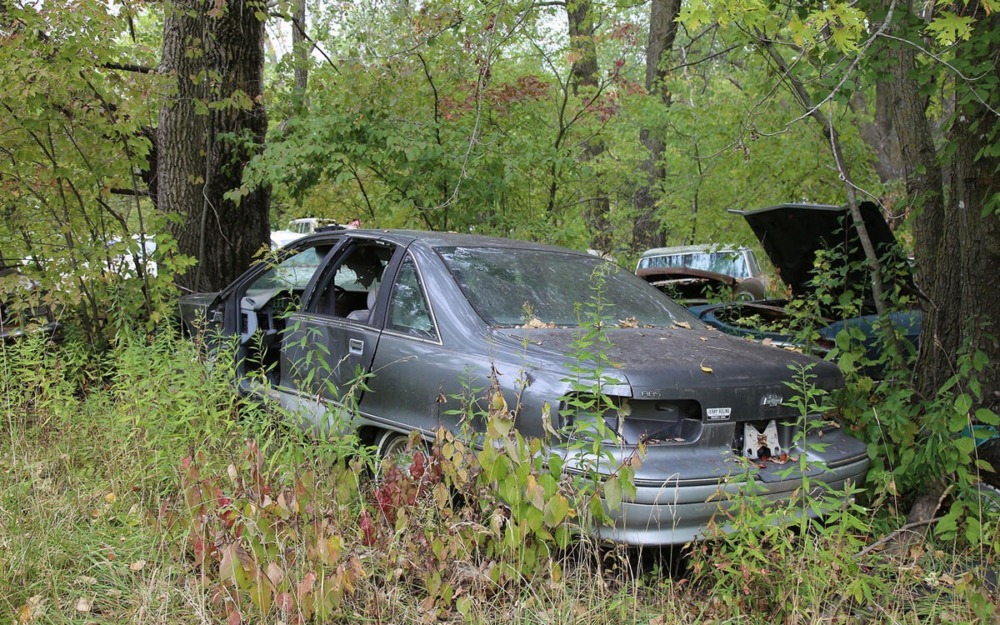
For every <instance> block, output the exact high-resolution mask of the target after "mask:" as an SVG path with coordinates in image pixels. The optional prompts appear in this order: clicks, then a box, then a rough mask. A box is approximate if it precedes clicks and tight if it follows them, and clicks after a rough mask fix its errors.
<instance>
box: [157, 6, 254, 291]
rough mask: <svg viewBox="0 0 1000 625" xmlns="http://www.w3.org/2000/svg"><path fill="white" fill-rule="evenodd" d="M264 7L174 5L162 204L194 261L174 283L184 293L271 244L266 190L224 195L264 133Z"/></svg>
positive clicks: (166, 59) (166, 40) (234, 270)
mask: <svg viewBox="0 0 1000 625" xmlns="http://www.w3.org/2000/svg"><path fill="white" fill-rule="evenodd" d="M262 11H263V5H261V4H260V3H258V2H253V1H250V0H231V1H229V2H225V3H218V2H213V1H206V0H177V1H175V2H174V3H173V4H172V5H171V6H170V7H169V8H168V9H167V13H166V18H165V22H164V36H163V60H162V68H161V69H162V71H163V72H164V73H169V74H171V75H173V76H174V77H175V79H176V85H175V88H176V92H175V93H174V94H173V96H172V97H170V98H169V99H168V101H167V104H166V105H165V106H164V107H163V109H162V110H161V111H160V121H159V129H158V141H157V158H158V163H157V175H158V181H157V183H158V184H157V196H158V202H157V204H158V206H159V207H160V208H161V210H165V211H169V212H174V213H177V214H178V215H179V216H180V219H179V220H178V221H177V222H176V223H174V224H173V225H172V226H171V229H172V234H173V235H174V237H175V238H176V240H177V244H178V251H179V252H180V253H181V254H185V255H189V256H192V257H194V258H195V259H196V261H197V265H196V267H195V268H194V270H191V271H189V272H188V273H187V274H186V275H184V276H182V277H180V278H179V279H178V282H179V284H180V285H181V287H182V288H187V289H190V290H195V291H215V290H219V289H221V288H222V287H224V286H225V285H227V284H228V283H230V282H231V281H232V280H234V279H235V278H236V277H237V276H239V275H240V274H241V273H242V272H243V271H244V270H245V269H246V268H247V267H248V266H249V265H250V263H251V262H252V259H253V257H254V255H255V254H256V253H257V252H258V251H259V250H260V249H261V247H263V246H265V245H266V244H267V242H268V238H269V230H270V228H269V224H268V200H269V192H268V190H267V189H266V188H261V189H257V190H254V191H251V192H249V193H247V194H245V195H243V197H242V200H241V201H239V202H235V201H233V200H229V199H226V198H225V194H226V193H227V192H229V191H232V190H234V189H237V188H238V187H239V186H240V184H241V182H242V173H243V168H244V166H245V165H246V164H247V162H248V161H249V159H250V158H252V157H253V156H254V155H255V154H256V153H258V152H259V151H260V149H261V148H262V146H263V142H264V134H265V132H266V130H267V116H266V114H265V111H264V105H263V99H262V97H261V96H262V88H263V68H264V23H263V21H262V16H263V13H262Z"/></svg>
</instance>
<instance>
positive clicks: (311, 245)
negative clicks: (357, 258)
mask: <svg viewBox="0 0 1000 625" xmlns="http://www.w3.org/2000/svg"><path fill="white" fill-rule="evenodd" d="M340 243H341V238H339V237H331V238H328V239H322V240H315V241H312V242H308V243H305V244H299V245H297V246H293V247H291V248H289V249H287V250H283V251H282V252H281V253H279V254H278V255H276V256H275V257H274V258H273V259H270V260H268V261H267V262H263V263H260V264H258V265H255V266H254V267H252V268H250V269H249V270H247V272H246V273H244V274H243V275H242V276H240V278H238V279H237V280H236V281H235V282H234V283H233V284H232V285H230V287H228V288H227V289H225V290H224V291H222V292H221V293H220V294H219V296H218V297H217V299H216V302H217V303H216V304H213V305H212V306H211V307H210V310H214V313H212V317H211V318H210V319H209V320H208V321H209V323H210V324H211V323H213V322H217V321H218V320H220V321H221V322H222V327H223V329H224V334H226V335H229V336H233V335H236V336H238V337H239V338H238V345H237V352H236V364H237V374H238V376H239V379H240V386H241V389H242V390H243V391H245V392H251V391H253V392H255V391H256V390H258V389H257V388H256V385H255V384H254V382H255V381H263V380H264V379H266V380H268V381H269V382H270V383H271V384H274V383H276V382H277V381H278V379H279V378H280V371H279V369H278V363H279V350H280V340H281V336H282V335H283V333H284V332H285V328H286V324H287V320H288V318H289V316H290V315H292V314H294V313H295V312H297V311H298V310H299V309H300V308H301V306H302V303H303V301H304V300H305V296H306V294H307V292H308V291H309V290H310V288H311V287H312V285H313V283H314V281H315V278H316V277H317V276H318V274H319V273H320V272H321V270H322V268H323V267H324V266H325V265H326V263H327V261H328V260H329V259H330V258H331V257H332V256H333V255H334V250H336V249H337V247H338V246H339V245H340ZM220 317H221V319H219V318H220Z"/></svg>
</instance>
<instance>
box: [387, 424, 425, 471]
mask: <svg viewBox="0 0 1000 625" xmlns="http://www.w3.org/2000/svg"><path fill="white" fill-rule="evenodd" d="M375 450H376V454H377V458H378V465H379V472H380V471H381V468H382V465H384V464H385V463H386V462H389V463H392V464H395V465H396V466H397V467H398V468H399V469H401V470H403V471H404V472H405V471H406V470H407V469H409V468H410V465H412V464H413V455H414V454H415V453H422V454H424V455H425V456H428V453H427V452H428V450H427V443H426V442H424V440H423V439H420V440H419V441H418V442H416V443H413V444H411V443H410V437H409V435H407V434H403V433H402V432H396V431H394V430H383V431H382V432H380V433H379V434H378V436H377V437H376V440H375Z"/></svg>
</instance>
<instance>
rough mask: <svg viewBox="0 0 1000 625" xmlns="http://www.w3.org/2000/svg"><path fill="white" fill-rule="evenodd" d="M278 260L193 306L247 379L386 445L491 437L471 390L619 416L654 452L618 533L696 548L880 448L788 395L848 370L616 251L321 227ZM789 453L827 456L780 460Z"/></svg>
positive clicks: (620, 431)
mask: <svg viewBox="0 0 1000 625" xmlns="http://www.w3.org/2000/svg"><path fill="white" fill-rule="evenodd" d="M280 254H281V256H279V258H278V259H277V261H275V262H271V263H261V264H259V265H257V266H254V267H252V268H251V269H249V270H248V271H247V272H246V273H245V274H244V275H243V276H242V277H240V278H239V279H238V280H237V281H236V282H235V283H233V284H232V285H231V286H229V287H228V288H227V289H225V290H224V291H222V292H221V293H217V294H214V293H213V294H203V295H192V296H187V297H185V298H183V299H182V301H181V313H182V317H183V319H184V322H185V324H186V325H187V327H188V329H190V330H194V329H196V328H202V327H204V326H205V325H208V326H209V327H210V328H211V327H214V328H215V329H216V330H217V331H221V332H222V333H224V334H227V335H238V336H239V343H240V347H239V352H240V353H239V362H240V367H241V372H240V373H241V375H242V376H243V382H242V383H241V384H242V387H243V390H244V391H246V392H261V390H260V389H264V390H263V392H266V393H268V394H269V395H270V396H271V397H272V398H273V399H274V400H276V401H279V402H281V404H282V405H284V406H286V407H289V408H292V409H295V410H299V411H301V412H302V413H303V414H306V415H308V418H309V419H311V420H312V421H313V423H314V425H315V426H316V427H333V428H343V427H350V428H352V429H355V430H357V431H358V432H359V433H360V434H361V436H362V438H363V439H364V440H367V441H369V442H371V443H372V444H376V445H378V446H379V448H380V449H382V450H386V449H390V448H392V447H393V445H394V444H398V443H396V442H394V441H398V440H399V438H398V437H400V436H405V435H406V434H407V433H409V432H412V431H414V430H416V431H418V432H419V433H420V434H421V435H423V436H424V437H425V438H427V439H431V438H432V437H433V435H434V433H435V432H436V431H437V430H438V429H439V428H442V427H443V428H446V429H448V430H451V431H452V432H454V433H455V434H458V435H462V434H464V435H466V436H471V437H472V438H473V439H474V440H473V442H475V439H476V434H477V431H478V432H482V431H483V429H484V428H485V424H484V423H482V422H480V421H479V420H477V419H476V418H473V419H471V420H469V419H468V418H463V417H465V415H463V414H456V413H458V412H462V411H458V410H455V408H456V404H457V402H455V401H454V400H453V398H456V397H468V396H469V393H470V392H471V391H477V392H478V393H479V394H480V395H482V394H483V393H484V391H485V390H486V389H488V388H490V386H491V384H493V385H494V386H493V388H496V387H497V385H498V386H499V387H500V388H501V389H502V390H503V393H504V394H505V399H506V402H507V405H508V406H509V407H511V409H512V411H513V413H514V417H515V418H516V427H517V428H518V429H519V430H520V432H521V433H522V434H523V435H524V436H526V437H544V436H546V431H554V430H559V431H564V432H565V431H569V430H571V429H573V428H577V429H579V428H580V427H581V424H587V423H599V422H601V420H603V423H604V424H606V427H603V428H599V431H601V432H603V436H604V439H603V443H602V444H603V445H604V446H605V449H606V450H607V451H608V455H609V457H614V458H616V459H619V460H621V461H624V460H625V459H627V458H628V457H630V456H631V455H633V454H636V453H639V452H638V451H637V450H640V449H641V450H643V454H644V455H643V457H642V462H641V464H640V466H639V468H638V469H637V471H636V478H635V486H636V489H637V490H636V494H635V496H634V497H630V498H628V499H627V500H626V502H625V503H624V504H623V506H622V507H621V508H618V509H617V510H614V511H612V512H611V514H612V517H613V518H614V523H613V524H611V525H608V526H605V527H600V528H598V530H597V531H598V532H599V533H600V535H601V536H602V537H605V538H610V539H613V540H617V541H622V542H626V543H632V544H671V543H683V542H687V541H689V540H692V539H695V538H698V537H699V536H700V535H702V532H703V531H704V529H705V527H706V524H708V523H709V521H710V520H711V519H712V517H713V515H714V514H715V513H716V512H718V511H719V510H720V509H721V508H725V507H726V506H727V505H729V502H728V501H727V499H728V497H729V495H731V494H733V493H735V492H737V491H739V490H741V489H743V488H745V487H746V486H747V483H748V482H751V483H753V484H754V486H755V487H756V491H757V492H759V493H762V496H763V497H765V498H766V499H769V500H771V501H775V502H781V501H784V500H787V499H788V498H790V497H791V496H792V493H793V492H794V491H796V489H798V488H799V487H800V486H801V485H802V473H801V472H800V471H799V470H798V469H795V470H793V469H791V468H789V467H792V466H796V467H802V466H805V467H806V471H807V473H808V474H809V475H810V477H811V480H812V482H813V483H814V484H819V483H820V482H824V483H826V484H829V485H830V486H832V487H834V488H841V487H843V486H844V485H845V483H847V482H848V481H855V482H856V481H859V480H861V479H862V478H863V477H864V474H865V471H866V470H867V468H868V457H867V455H866V452H865V447H864V445H862V444H861V443H860V442H858V441H856V440H854V439H852V438H851V437H849V436H847V435H846V434H845V433H844V432H843V431H841V430H840V429H839V428H837V427H836V426H834V425H831V424H829V423H828V422H827V421H824V420H823V416H822V415H819V414H813V415H809V416H808V417H807V419H806V421H807V422H808V424H809V427H804V422H803V419H802V418H800V415H799V411H798V410H797V409H796V408H795V407H793V406H791V405H789V403H788V400H789V399H790V398H791V396H792V394H793V391H792V389H791V388H790V387H789V384H788V383H789V382H790V381H791V380H792V379H793V377H794V372H795V371H794V370H795V368H796V367H798V368H801V367H809V368H810V373H811V375H812V376H814V377H813V381H814V383H815V385H816V386H817V387H820V388H824V389H835V388H838V387H840V386H841V385H842V384H843V382H842V378H841V376H840V374H839V372H838V370H837V369H836V368H835V367H834V366H833V365H830V364H829V363H825V362H822V361H820V360H816V359H814V358H811V357H809V356H805V355H802V354H798V353H792V352H788V351H784V350H779V349H777V348H774V347H769V346H766V345H759V344H756V343H751V342H747V341H744V340H741V339H737V338H733V337H730V336H727V335H724V334H722V333H720V332H717V331H714V330H711V329H709V328H707V327H706V326H704V325H703V324H701V323H700V322H699V321H698V320H697V319H695V318H694V317H693V316H691V315H690V314H689V313H688V312H687V311H686V310H685V309H684V308H683V307H681V306H679V305H678V304H676V303H675V302H673V301H672V300H670V299H669V298H668V297H666V296H665V295H663V294H662V293H661V292H659V291H658V290H657V289H655V288H654V287H652V286H650V285H648V284H646V283H645V282H644V281H643V280H642V279H640V278H638V277H636V276H635V275H633V274H632V273H631V272H629V271H627V270H625V269H623V268H620V267H618V266H616V265H614V264H612V263H610V262H608V261H605V260H602V259H600V258H596V257H594V256H589V255H587V254H583V253H577V252H573V251H569V250H566V249H561V248H557V247H551V246H545V245H540V244H533V243H524V242H519V241H510V240H505V239H497V238H487V237H481V236H474V235H459V234H444V233H432V232H404V231H376V230H337V231H331V232H321V233H318V234H314V235H310V236H307V237H304V238H302V239H299V240H298V241H295V242H294V243H292V244H290V245H289V246H288V247H287V248H286V249H283V250H281V251H280ZM588 319H589V320H590V321H588ZM598 319H599V320H600V325H601V327H602V330H601V333H602V334H603V336H604V337H605V338H606V339H607V344H606V345H605V346H604V347H602V348H601V352H602V354H603V356H604V357H605V361H604V363H603V365H602V366H603V370H602V369H601V366H599V365H598V364H597V363H592V362H587V361H586V357H584V360H583V361H581V353H583V354H586V352H587V350H581V348H580V343H579V339H580V337H581V335H582V331H581V325H583V327H585V328H586V327H590V328H593V327H594V326H596V325H597V320H598ZM588 324H589V325H588ZM596 351H597V350H596V349H595V350H594V352H595V353H596ZM590 357H591V358H592V357H594V356H593V354H592V355H591V356H590ZM599 370H601V371H602V373H601V376H600V377H601V378H602V379H601V380H600V383H601V386H600V393H602V394H604V395H606V396H607V397H608V398H609V399H610V402H608V408H607V409H606V410H604V411H602V413H601V414H598V415H594V414H580V412H579V411H578V410H574V409H573V407H574V406H579V405H581V404H582V403H583V402H579V401H574V398H575V397H578V395H579V394H580V393H583V394H586V393H588V392H597V391H595V390H591V391H587V390H583V391H581V388H584V389H586V388H587V381H586V380H584V381H583V382H584V384H583V385H582V386H581V384H580V381H579V378H580V376H581V375H583V376H584V377H586V376H587V375H597V373H596V372H597V371H599ZM588 371H590V372H591V373H590V374H587V373H586V372H588ZM581 372H584V373H581ZM359 375H364V376H367V377H366V379H365V384H364V385H359V384H356V381H357V380H358V378H359ZM262 382H263V383H262ZM593 382H595V383H596V382H597V380H593ZM345 407H346V408H347V410H345V409H344V408H345ZM345 412H347V413H349V414H348V416H347V419H348V420H349V422H348V423H346V424H345V423H344V418H343V417H342V415H344V413H345ZM543 415H551V416H550V418H549V419H546V418H544V417H543ZM562 440H563V441H564V442H565V440H567V439H566V438H563V439H562ZM564 447H565V445H564ZM566 453H567V454H568V453H569V452H566ZM788 456H792V457H798V458H800V459H806V458H807V459H808V460H809V462H808V463H788V465H786V466H782V465H781V464H780V460H779V459H782V460H783V459H785V458H786V457H788ZM771 459H773V460H774V461H771ZM568 460H569V461H567V462H566V466H567V467H572V466H574V464H575V463H574V462H573V458H568Z"/></svg>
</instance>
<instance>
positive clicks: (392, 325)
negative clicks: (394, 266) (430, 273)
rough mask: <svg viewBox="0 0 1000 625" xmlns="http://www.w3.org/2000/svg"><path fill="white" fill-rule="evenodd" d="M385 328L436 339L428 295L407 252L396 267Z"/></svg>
mask: <svg viewBox="0 0 1000 625" xmlns="http://www.w3.org/2000/svg"><path fill="white" fill-rule="evenodd" d="M386 327H387V329H390V330H395V331H396V332H402V333H403V334H408V335H410V336H416V337H418V338H422V339H437V331H436V330H435V329H434V320H433V318H432V317H431V311H430V307H429V306H428V305H427V297H426V296H425V295H424V290H423V288H422V287H421V285H420V276H419V274H418V273H417V267H416V265H415V264H414V262H413V258H412V257H410V256H409V255H407V256H406V258H404V259H403V263H402V264H401V265H400V267H399V277H398V278H396V285H395V286H394V287H393V290H392V300H391V302H390V304H389V320H388V322H387V323H386Z"/></svg>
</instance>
